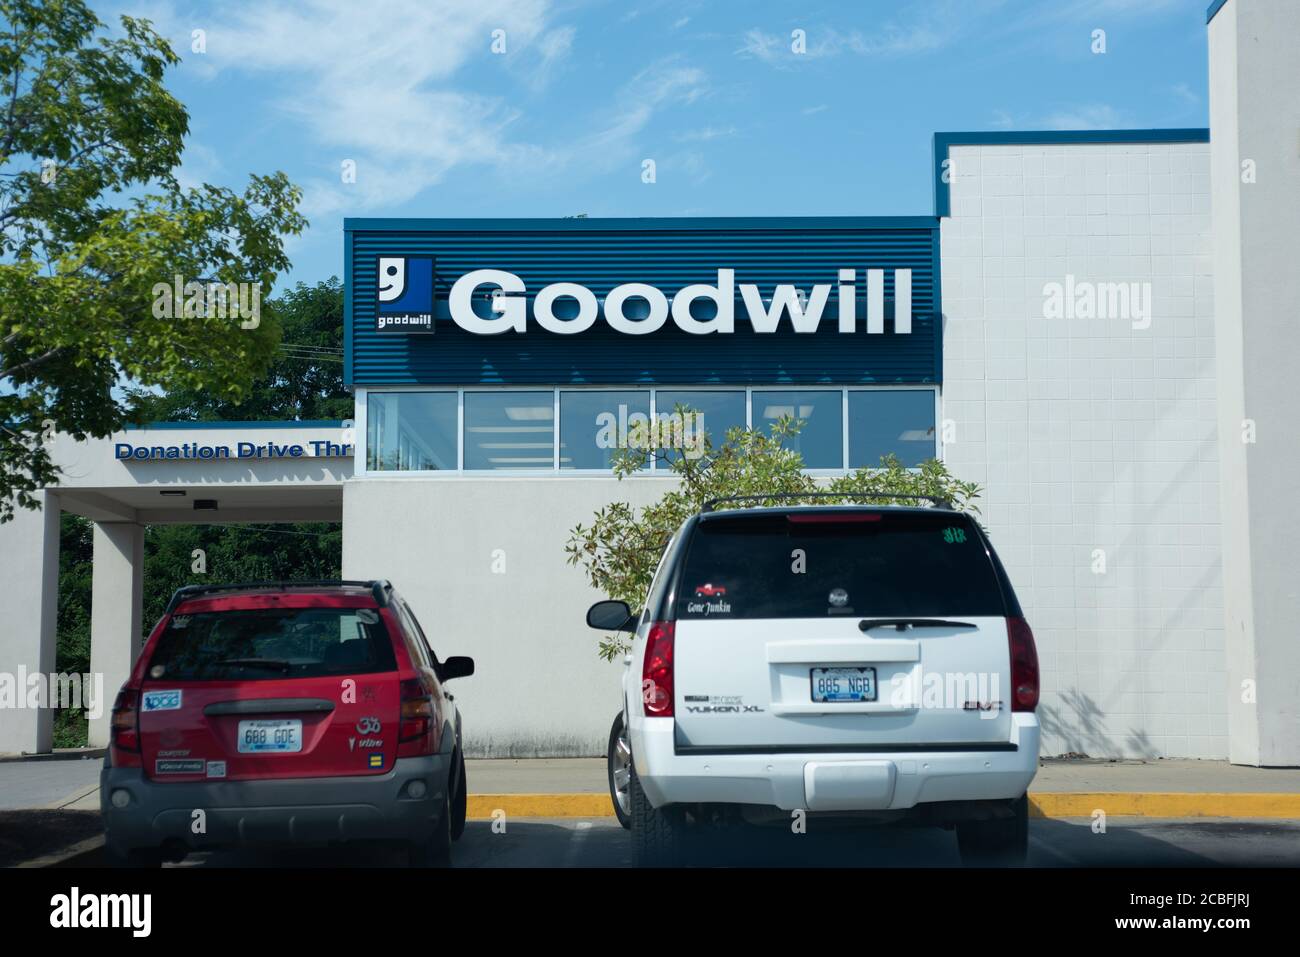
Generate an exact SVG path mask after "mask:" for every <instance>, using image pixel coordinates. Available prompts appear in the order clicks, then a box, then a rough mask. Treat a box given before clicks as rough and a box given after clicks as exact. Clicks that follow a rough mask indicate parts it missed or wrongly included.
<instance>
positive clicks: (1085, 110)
mask: <svg viewBox="0 0 1300 957" xmlns="http://www.w3.org/2000/svg"><path fill="white" fill-rule="evenodd" d="M1041 125H1042V126H1044V127H1046V128H1047V129H1050V130H1118V129H1125V128H1126V127H1128V126H1131V125H1132V124H1131V123H1130V121H1129V119H1128V116H1127V114H1125V113H1122V112H1121V111H1119V110H1116V109H1115V108H1114V107H1113V106H1109V105H1107V104H1105V103H1089V104H1085V105H1082V106H1077V107H1072V108H1068V109H1064V110H1058V111H1057V112H1055V113H1052V114H1050V115H1048V116H1046V117H1045V118H1044V119H1043V122H1042V124H1041Z"/></svg>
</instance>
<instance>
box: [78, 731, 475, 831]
mask: <svg viewBox="0 0 1300 957" xmlns="http://www.w3.org/2000/svg"><path fill="white" fill-rule="evenodd" d="M450 766H451V762H450V757H449V756H448V755H441V754H432V755H426V756H423V757H416V758H399V759H398V760H397V762H396V763H395V764H394V766H393V768H392V770H390V771H388V772H387V773H385V774H375V775H365V776H357V777H331V778H294V779H288V780H268V781H212V782H208V781H196V782H193V783H183V784H182V783H176V784H171V783H165V784H164V783H159V782H157V781H153V780H150V779H149V778H147V777H145V775H144V772H143V771H142V770H141V769H140V768H113V767H108V766H107V764H106V765H105V767H104V769H103V770H102V771H101V772H100V776H99V785H100V798H99V802H100V810H101V812H102V814H103V818H104V829H105V832H106V835H107V840H108V841H109V843H110V844H112V845H113V846H114V847H115V848H118V849H120V850H129V849H132V848H146V847H158V846H160V845H162V844H164V843H170V844H173V845H175V844H176V843H180V844H184V845H185V846H186V847H188V848H189V849H190V850H206V849H210V848H220V847H250V846H259V845H284V844H329V843H335V842H346V841H371V840H402V841H413V840H424V839H426V838H429V837H431V836H432V835H433V833H434V826H435V825H436V824H437V823H438V821H439V815H440V814H441V812H442V807H443V795H444V794H446V793H447V790H448V774H449V770H450ZM416 781H420V782H423V784H424V792H425V793H424V795H423V796H422V797H418V798H417V797H413V796H411V793H410V790H411V785H412V784H413V783H414V782H416ZM121 791H125V792H126V793H127V794H128V795H129V796H130V802H129V803H128V804H127V805H126V806H125V807H116V806H115V805H114V804H113V794H114V793H115V792H121ZM196 811H202V812H203V814H202V815H197V814H196V813H195V812H196ZM198 820H202V821H203V826H202V828H197V821H198ZM196 829H197V830H199V833H196Z"/></svg>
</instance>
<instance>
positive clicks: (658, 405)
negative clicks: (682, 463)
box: [655, 389, 745, 459]
mask: <svg viewBox="0 0 1300 957" xmlns="http://www.w3.org/2000/svg"><path fill="white" fill-rule="evenodd" d="M678 406H685V407H686V408H687V409H689V410H690V412H691V413H692V415H690V416H689V417H687V418H681V417H678V416H677V412H676V409H677V407H678ZM655 418H656V419H657V420H658V421H659V422H660V423H661V425H660V434H661V436H662V435H663V434H664V432H665V425H664V422H665V419H667V431H668V432H669V433H670V434H674V433H676V430H678V429H679V428H680V435H681V437H682V440H683V441H682V445H683V446H684V448H685V449H686V451H688V452H690V451H691V450H692V449H699V450H700V451H701V452H702V451H703V450H704V436H705V435H707V436H708V438H709V442H710V444H711V445H712V446H713V447H714V448H717V447H718V446H719V445H721V444H722V443H723V442H724V441H725V440H726V438H727V430H728V429H731V428H734V427H735V426H740V427H741V428H744V427H745V393H743V392H711V391H688V390H665V389H660V390H658V391H656V392H655ZM662 444H664V445H670V444H671V445H672V450H670V451H669V452H668V455H667V457H668V458H670V459H671V458H674V457H676V456H677V455H680V454H681V453H680V451H676V449H677V448H678V446H677V444H676V443H668V442H663V443H662Z"/></svg>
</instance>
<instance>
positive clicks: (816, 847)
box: [80, 818, 1300, 868]
mask: <svg viewBox="0 0 1300 957" xmlns="http://www.w3.org/2000/svg"><path fill="white" fill-rule="evenodd" d="M1029 835H1030V846H1029V865H1030V866H1032V867H1181V868H1195V867H1240V866H1255V867H1260V866H1264V867H1296V866H1300V822H1295V821H1249V820H1207V819H1196V820H1158V819H1150V818H1147V819H1128V820H1126V821H1116V820H1115V819H1113V818H1112V819H1111V821H1110V822H1109V824H1108V826H1107V829H1106V832H1105V833H1094V832H1093V830H1092V826H1091V821H1088V820H1068V821H1067V820H1058V819H1051V820H1048V819H1032V820H1031V821H1030V824H1029ZM697 848H698V853H697V854H696V859H695V860H694V861H693V862H692V863H694V864H695V865H697V866H701V867H729V866H731V867H958V866H960V863H961V862H960V860H959V858H958V856H957V844H956V838H955V837H954V836H953V835H952V834H951V833H950V832H945V831H941V830H937V829H929V828H907V829H903V828H898V829H881V830H853V831H844V830H830V829H823V830H822V831H820V832H819V831H818V829H817V827H816V826H815V824H814V826H811V827H810V830H809V833H807V834H803V835H794V834H790V833H788V832H785V831H769V830H766V829H754V828H747V829H744V830H742V831H739V832H735V833H731V834H728V835H727V837H726V839H724V840H702V841H700V842H699V843H698V845H697ZM453 858H454V866H456V867H467V868H474V867H485V868H489V867H631V866H632V849H631V845H630V842H629V837H628V834H627V832H626V831H624V830H623V829H622V828H620V827H619V826H618V825H617V824H616V823H615V822H614V821H613V820H612V819H596V820H578V819H551V820H543V819H521V820H517V821H509V820H507V821H506V822H505V829H504V832H501V831H500V830H499V826H498V829H497V830H496V831H494V829H493V824H492V822H490V821H471V822H470V823H469V825H468V827H467V828H466V830H465V835H464V837H462V838H461V840H460V841H459V842H457V844H456V846H455V849H454V855H453ZM80 864H81V866H96V865H99V864H102V858H101V857H99V856H95V857H94V858H92V859H83V860H82V861H81V862H80ZM404 864H405V856H404V854H403V853H402V852H401V851H400V850H398V849H395V848H384V847H370V848H367V847H355V848H354V847H337V848H314V849H291V850H278V851H257V852H253V851H231V852H214V853H207V854H196V855H192V856H190V857H188V858H186V859H185V860H184V861H182V862H180V863H179V864H172V865H168V866H170V867H181V868H186V867H391V866H404Z"/></svg>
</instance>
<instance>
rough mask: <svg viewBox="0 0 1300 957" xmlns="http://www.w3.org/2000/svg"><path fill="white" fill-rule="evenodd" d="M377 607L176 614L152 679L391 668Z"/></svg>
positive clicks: (162, 642) (153, 660)
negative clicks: (375, 608)
mask: <svg viewBox="0 0 1300 957" xmlns="http://www.w3.org/2000/svg"><path fill="white" fill-rule="evenodd" d="M396 667H397V662H396V660H395V659H394V657H393V646H392V643H391V642H390V641H389V640H388V632H387V630H386V629H385V628H384V624H383V621H382V620H381V619H380V617H379V612H377V611H376V610H374V609H373V608H258V609H251V610H248V611H214V612H199V613H197V614H192V615H187V614H177V615H174V616H172V619H171V621H169V622H168V623H167V629H166V630H165V631H164V632H163V633H162V637H161V638H160V639H159V640H158V646H157V648H156V649H155V650H154V653H153V657H152V658H151V659H150V660H149V670H148V675H149V676H150V677H151V678H171V679H173V680H185V679H207V680H219V679H236V680H241V681H243V680H256V679H261V678H314V677H321V676H327V675H345V674H362V673H369V672H376V671H393V670H395V669H396Z"/></svg>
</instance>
